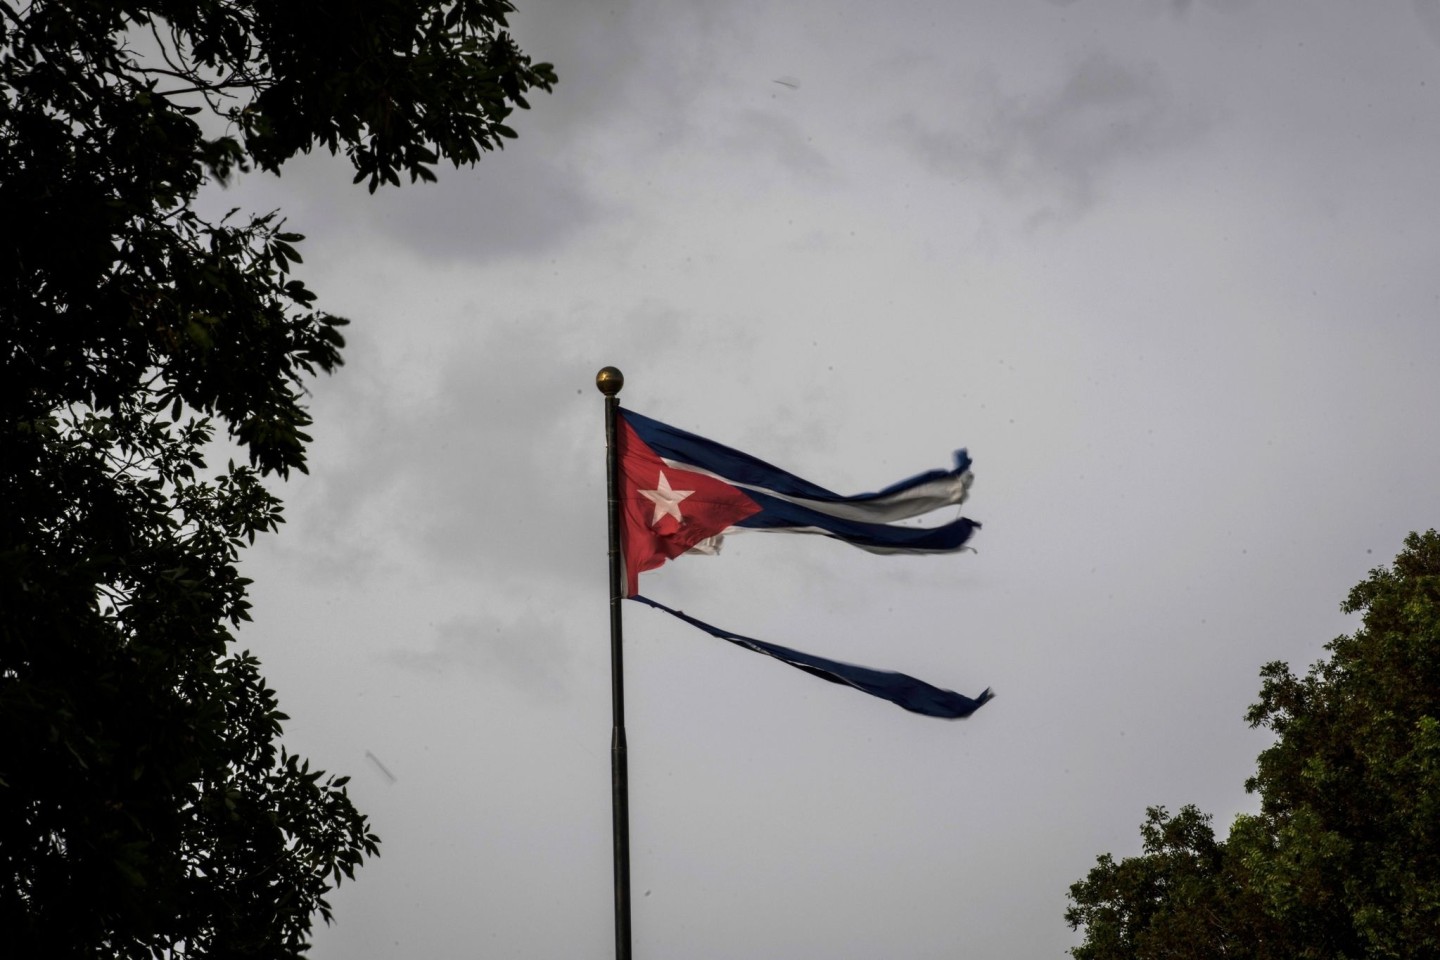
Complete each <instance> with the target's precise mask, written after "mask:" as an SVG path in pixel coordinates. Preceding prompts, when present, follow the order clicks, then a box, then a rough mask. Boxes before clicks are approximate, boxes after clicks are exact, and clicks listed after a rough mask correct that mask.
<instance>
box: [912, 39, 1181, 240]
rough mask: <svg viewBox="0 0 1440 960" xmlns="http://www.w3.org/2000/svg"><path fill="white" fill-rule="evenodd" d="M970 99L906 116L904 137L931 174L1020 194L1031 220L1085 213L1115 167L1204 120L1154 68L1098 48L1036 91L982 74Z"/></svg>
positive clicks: (1166, 144) (1163, 146)
mask: <svg viewBox="0 0 1440 960" xmlns="http://www.w3.org/2000/svg"><path fill="white" fill-rule="evenodd" d="M969 99H970V103H971V107H972V110H971V112H970V113H969V114H962V116H960V117H956V118H951V119H950V120H949V121H948V122H944V123H936V122H933V121H930V120H928V119H924V118H921V117H919V116H917V115H915V114H913V113H912V114H907V115H906V116H904V117H902V118H901V119H900V120H899V121H898V122H897V125H896V126H897V130H898V133H899V136H900V138H901V140H902V142H904V143H905V144H906V145H907V146H908V147H909V148H910V150H911V151H912V152H913V153H914V154H915V155H916V156H918V157H919V158H920V160H921V161H922V162H923V163H924V164H925V165H926V166H928V167H929V168H931V169H932V170H934V171H935V172H937V173H940V174H942V175H946V176H952V177H960V178H962V179H964V178H972V177H979V178H982V179H984V180H986V181H989V182H990V183H992V184H994V185H996V186H998V187H999V188H1000V189H1002V190H1003V191H1005V193H1006V194H1008V195H1010V196H1012V197H1015V198H1017V199H1021V200H1023V201H1024V202H1025V203H1027V204H1029V205H1031V206H1032V208H1033V210H1032V218H1047V217H1054V216H1061V217H1064V216H1072V215H1075V214H1079V213H1083V212H1084V211H1086V210H1088V209H1089V208H1090V207H1091V205H1093V204H1094V203H1095V202H1096V200H1097V199H1098V198H1099V197H1100V195H1101V193H1102V191H1103V186H1104V183H1105V181H1106V179H1107V178H1108V177H1109V176H1110V175H1111V174H1112V173H1113V171H1114V170H1115V169H1116V168H1117V167H1120V166H1121V165H1123V164H1125V163H1127V162H1130V161H1133V160H1135V159H1138V158H1142V157H1145V156H1148V155H1152V154H1154V153H1157V152H1159V151H1162V150H1167V149H1171V148H1174V147H1177V146H1179V145H1182V144H1185V143H1188V142H1190V141H1193V140H1194V139H1196V138H1197V137H1198V136H1200V134H1201V133H1202V132H1203V131H1204V129H1205V125H1206V124H1205V122H1204V121H1203V119H1202V118H1200V117H1198V116H1196V115H1195V114H1193V113H1191V112H1189V111H1187V110H1185V109H1184V108H1182V107H1181V106H1180V105H1179V104H1178V103H1177V101H1176V98H1175V96H1174V95H1173V93H1172V92H1171V91H1170V90H1169V88H1168V86H1167V84H1166V82H1165V79H1164V77H1163V76H1162V75H1161V74H1160V72H1159V70H1158V69H1156V68H1155V67H1153V66H1149V65H1138V64H1137V65H1131V64H1125V63H1120V62H1118V61H1116V60H1113V59H1111V58H1109V57H1107V56H1104V55H1102V54H1093V55H1091V56H1089V57H1087V58H1086V59H1084V60H1083V61H1081V62H1079V63H1078V64H1077V65H1076V66H1075V67H1074V68H1073V69H1072V70H1070V71H1069V72H1068V73H1067V74H1066V76H1065V77H1064V79H1063V80H1062V82H1061V83H1060V84H1059V85H1058V86H1057V87H1056V88H1054V89H1053V90H1051V91H1050V92H1048V93H1045V94H1042V95H1040V96H1020V95H1015V94H1010V93H1007V92H1005V91H1003V90H1001V89H1000V88H999V87H998V86H997V85H996V84H995V83H994V81H987V82H985V83H983V84H980V85H977V86H976V87H975V88H974V89H973V90H972V91H971V96H970V98H969Z"/></svg>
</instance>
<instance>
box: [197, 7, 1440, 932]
mask: <svg viewBox="0 0 1440 960" xmlns="http://www.w3.org/2000/svg"><path fill="white" fill-rule="evenodd" d="M517 2H518V3H519V5H520V7H521V10H520V13H519V14H518V15H517V16H516V17H515V19H514V28H515V32H516V34H517V36H518V38H519V40H520V42H521V45H522V46H523V47H524V48H525V49H526V50H527V52H529V53H531V54H532V55H533V56H535V57H536V58H537V59H540V60H548V61H552V62H554V63H555V65H556V69H557V71H558V73H559V76H560V81H561V82H560V84H559V86H558V87H557V88H556V91H555V93H554V94H553V95H551V96H545V95H543V94H542V95H538V96H536V97H535V98H534V109H533V110H531V111H530V112H529V113H526V114H523V115H520V116H518V117H517V118H515V121H514V122H513V123H512V125H513V126H514V127H515V128H516V129H517V130H518V131H519V132H520V139H519V140H518V141H516V142H514V143H513V144H512V146H511V147H509V148H508V149H507V150H506V151H505V152H504V153H503V154H500V155H496V156H491V157H488V158H487V159H485V160H484V161H483V162H482V163H481V164H480V165H479V166H478V167H477V168H475V169H473V170H462V171H451V172H449V173H448V174H447V175H444V176H442V179H441V182H440V183H439V184H438V185H437V186H428V187H427V186H417V187H414V188H406V189H403V190H399V191H393V190H392V191H387V192H382V193H380V194H377V195H376V196H375V197H371V196H369V195H368V194H367V193H366V192H365V190H364V188H363V186H359V187H355V186H351V185H350V183H349V181H350V175H349V173H348V172H347V171H346V170H345V169H344V167H343V165H337V164H335V163H333V162H330V161H327V160H322V159H318V158H312V159H309V160H306V161H304V162H301V163H297V164H295V165H293V166H291V167H288V168H287V169H286V172H285V175H284V177H283V178H282V179H279V180H277V179H275V178H273V177H268V176H261V175H254V176H251V177H249V178H247V179H245V180H243V181H242V182H240V183H239V184H238V185H236V186H234V187H232V188H231V189H230V190H229V191H228V192H227V193H226V194H224V195H222V196H218V197H215V198H212V202H214V203H217V204H221V203H223V204H228V205H235V204H240V205H242V206H245V207H247V208H251V209H261V210H265V209H270V208H273V207H280V208H281V209H283V210H284V211H285V212H286V213H287V214H288V216H289V222H290V227H291V228H292V229H294V230H296V231H299V232H302V233H305V234H306V235H307V236H308V240H307V241H306V243H305V244H304V245H303V246H302V248H301V249H302V252H303V254H304V255H305V258H306V259H305V264H304V268H303V269H304V270H305V271H306V272H305V273H304V276H305V278H306V280H307V282H309V284H310V285H311V286H312V288H314V289H315V290H316V291H317V292H318V293H319V294H320V296H321V302H322V304H323V305H324V306H326V307H327V308H328V309H330V310H332V311H334V312H337V313H340V314H342V315H346V316H349V317H351V318H352V319H353V320H354V321H355V322H354V326H352V327H351V328H350V333H349V338H350V346H349V348H348V351H347V354H346V357H347V366H346V367H345V368H344V370H343V371H342V373H341V374H340V375H338V376H337V377H334V378H333V379H329V380H326V381H323V382H320V383H317V384H315V386H314V397H313V404H312V409H313V413H314V415H315V417H316V421H317V422H316V427H315V430H314V433H315V436H316V440H315V445H314V447H313V460H312V473H311V475H310V476H309V477H302V478H299V479H297V480H296V481H294V482H292V483H290V484H288V485H287V486H286V487H285V489H284V495H285V497H286V499H287V504H288V516H289V519H290V522H289V524H288V525H287V526H286V527H284V528H282V532H281V534H280V535H279V536H278V537H272V538H269V539H268V540H266V541H264V542H263V543H261V544H259V545H257V547H256V548H255V549H254V550H252V551H251V553H250V555H249V558H248V559H247V561H246V567H247V574H248V575H249V576H252V577H254V578H255V586H254V588H253V589H254V597H255V600H256V609H255V611H254V612H255V623H254V624H253V625H248V626H247V627H246V628H245V629H244V630H243V631H242V632H241V634H240V640H241V643H242V645H243V646H246V647H249V648H251V649H252V650H254V651H255V652H256V653H257V654H258V655H259V656H260V657H261V659H262V661H263V663H264V664H265V666H266V673H267V676H268V677H269V679H270V681H271V683H272V685H273V686H275V687H276V688H277V689H278V691H279V694H280V698H281V703H282V706H283V708H284V709H285V710H286V712H288V713H289V714H290V715H291V717H292V719H291V721H290V722H289V724H288V726H287V736H286V740H287V743H288V745H289V746H290V747H291V748H292V749H294V750H296V751H298V752H300V753H302V754H304V755H307V756H309V757H310V758H311V759H312V761H313V762H314V763H316V764H318V765H319V766H322V767H324V768H325V769H327V770H331V771H333V772H336V773H349V774H352V775H353V777H354V779H353V781H352V785H351V792H352V794H353V795H354V796H355V798H356V800H357V801H358V803H359V804H360V805H361V806H362V808H363V809H364V810H366V811H367V812H368V813H369V815H370V816H371V818H372V820H373V824H374V827H375V829H376V830H377V831H378V832H379V833H380V835H381V836H382V838H383V841H384V843H383V847H382V851H383V853H382V856H381V857H380V858H379V859H378V860H375V861H372V862H371V863H369V864H368V865H367V866H366V867H365V868H364V869H363V870H362V871H361V873H360V875H359V877H358V879H357V881H356V882H355V883H354V884H347V885H346V886H345V887H343V888H341V890H340V891H338V893H337V894H336V895H335V896H334V898H333V902H334V904H335V906H336V917H337V924H336V925H335V926H334V927H331V928H328V929H323V928H322V929H321V930H320V931H319V932H318V933H317V936H316V947H315V950H314V954H313V955H314V957H315V958H316V960H340V958H346V960H350V958H358V960H371V958H381V957H401V956H424V957H433V958H452V957H453V958H461V957H464V958H473V957H477V956H479V957H496V958H537V960H541V958H557V957H565V958H582V960H583V958H604V957H608V956H610V955H611V954H612V950H613V939H612V932H611V903H612V901H611V895H612V894H611V880H610V876H611V874H610V871H611V863H610V850H611V847H610V844H611V839H610V806H609V803H610V783H609V777H610V768H609V740H610V729H609V723H610V705H609V695H610V691H609V684H610V680H609V672H608V642H609V641H608V633H607V619H606V585H607V579H606V542H605V516H604V500H605V498H604V473H603V468H604V438H603V430H602V423H603V420H602V404H601V398H600V395H599V394H598V393H597V392H596V390H595V388H594V375H595V372H596V370H598V369H599V368H600V367H601V366H603V365H605V364H612V363H613V364H615V365H617V366H619V367H621V368H622V369H623V370H624V372H625V375H626V379H627V383H626V387H625V390H624V392H623V394H622V400H623V401H624V402H625V403H626V404H627V405H628V406H630V407H632V408H634V409H636V410H638V411H641V412H643V413H646V414H648V415H650V416H653V417H657V418H659V419H662V420H665V421H667V422H670V423H673V424H675V425H677V426H680V427H683V428H686V429H690V430H693V431H695V432H697V433H700V434H702V435H704V436H708V437H710V438H713V439H716V440H719V441H722V442H725V443H728V444H731V445H734V446H737V447H740V448H741V449H744V450H746V451H748V452H751V453H754V454H756V455H757V456H760V457H763V458H765V459H767V460H770V461H771V462H774V463H776V464H778V465H780V466H783V467H786V468H788V469H791V470H793V471H794V472H796V473H798V474H800V475H801V476H804V477H806V478H808V479H811V480H813V481H815V482H817V483H820V484H822V485H825V486H827V487H830V488H832V489H836V490H839V491H841V492H846V493H851V492H860V491H863V490H871V489H876V488H878V487H880V486H884V485H886V484H889V483H891V482H893V481H895V480H899V479H901V478H902V477H906V476H909V475H911V474H913V473H916V472H919V471H921V470H925V469H929V468H933V467H941V466H945V465H947V464H948V463H949V462H950V455H951V451H952V450H953V449H955V448H957V447H960V446H966V447H968V448H969V450H970V453H971V455H972V456H973V457H974V460H975V473H976V482H975V486H974V489H973V491H972V495H971V499H970V502H969V503H968V504H967V505H966V508H965V513H966V515H968V516H970V517H973V518H974V519H976V520H979V521H980V522H982V523H983V524H984V529H983V530H982V531H980V533H979V534H977V536H976V538H975V539H974V540H973V541H972V542H973V545H974V546H975V547H976V548H977V551H978V552H976V553H973V554H964V555H958V556H944V557H928V558H900V557H896V558H890V557H876V556H872V555H869V554H865V553H862V552H860V551H856V550H853V549H851V548H847V547H845V546H843V545H840V544H837V543H834V542H831V541H827V540H824V539H822V538H796V537H763V536H751V537H736V538H732V539H731V540H730V541H729V542H728V543H727V545H726V550H725V553H724V555H723V556H721V557H718V558H700V557H696V558H688V557H687V558H682V559H681V560H680V561H678V562H676V563H674V564H671V565H670V566H668V567H666V568H665V569H663V570H661V571H659V572H656V573H652V574H647V575H646V577H645V579H644V581H643V583H642V588H643V589H644V591H645V592H646V593H647V594H649V595H650V596H653V597H654V598H656V599H657V600H660V601H662V602H665V603H668V604H670V605H672V606H678V607H683V608H684V609H685V610H686V611H687V612H688V613H691V614H693V615H696V616H699V617H701V618H702V619H706V620H710V621H712V622H715V623H717V624H720V625H722V626H724V627H728V628H730V629H732V630H736V631H739V632H741V633H745V634H749V635H751V636H756V637H760V638H763V639H768V640H772V641H775V642H778V643H782V644H786V645H790V646H795V647H798V648H800V649H803V650H806V651H809V652H813V653H817V654H821V655H826V656H831V657H835V658H838V659H843V660H849V661H853V662H859V663H863V664H867V665H872V666H878V667H884V668H890V669H897V670H902V671H904V672H907V673H912V674H914V675H916V676H919V677H922V678H924V679H926V680H929V681H932V682H935V683H937V684H939V685H941V686H945V687H950V688H954V689H957V690H959V691H960V692H962V693H966V694H970V695H974V694H977V693H979V692H980V690H982V689H983V688H984V687H986V686H993V687H994V688H995V690H996V691H997V693H998V694H999V696H998V698H997V699H996V700H994V701H993V702H992V703H990V704H987V705H986V706H985V707H984V708H983V709H981V710H980V711H979V712H978V713H977V714H975V716H973V717H972V718H970V719H969V720H966V721H962V722H957V723H947V722H944V721H937V720H932V719H928V718H923V717H919V716H915V715H911V714H907V713H905V712H903V711H901V710H899V709H897V708H896V707H894V706H892V705H890V704H887V703H884V702H882V701H879V700H875V699H872V698H868V697H865V696H863V695H860V694H857V693H855V692H853V691H848V690H845V689H842V688H840V687H838V686H833V685H829V684H825V683H822V682H820V681H818V680H815V679H813V678H811V677H808V676H806V675H804V674H803V673H800V672H799V671H796V670H792V669H789V668H786V667H784V666H782V665H780V664H777V663H774V662H773V661H770V660H767V659H765V658H762V657H758V656H755V655H753V654H749V653H746V652H744V651H741V650H738V649H736V648H734V647H732V646H730V645H728V644H725V643H722V642H720V641H717V640H714V639H712V638H710V637H708V636H706V635H704V634H702V633H699V632H697V631H695V630H693V629H691V628H689V627H687V626H685V625H684V624H681V623H679V622H677V621H674V620H672V619H670V618H668V617H665V616H663V615H662V614H659V613H656V612H654V611H651V610H648V609H645V608H642V607H639V606H638V605H627V609H626V631H627V677H626V684H627V694H628V714H629V716H628V719H629V739H630V751H631V752H630V770H631V816H632V845H633V858H634V859H633V867H632V870H633V878H634V881H633V882H634V897H635V906H634V931H635V955H636V957H637V958H643V960H650V958H662V957H684V958H687V960H729V958H737V957H746V958H777V960H778V958H787V960H791V958H811V957H813V958H826V960H873V958H877V957H886V958H892V957H894V958H916V960H920V958H926V960H929V958H934V960H940V958H959V957H987V958H999V960H1028V958H1035V957H1060V956H1062V955H1063V953H1064V951H1065V950H1066V949H1067V948H1068V947H1069V946H1071V945H1073V944H1074V943H1075V942H1076V938H1075V935H1074V934H1072V933H1071V932H1070V931H1069V930H1068V929H1067V928H1066V926H1065V924H1064V921H1063V919H1062V913H1063V911H1064V908H1065V902H1066V901H1065V893H1066V890H1067V888H1068V886H1069V885H1070V884H1071V883H1072V882H1074V881H1075V880H1077V879H1079V878H1081V877H1082V876H1083V875H1084V874H1085V872H1086V871H1087V870H1088V869H1089V868H1090V867H1091V865H1092V864H1093V863H1094V859H1095V857H1096V856H1097V855H1098V854H1100V853H1102V852H1105V851H1111V852H1113V853H1115V854H1116V855H1128V854H1133V853H1135V852H1137V851H1138V849H1139V835H1138V830H1137V827H1138V825H1139V823H1140V822H1141V820H1142V819H1143V818H1144V813H1145V808H1146V807H1147V806H1149V805H1153V804H1164V805H1166V806H1168V807H1170V808H1171V809H1172V810H1173V809H1175V808H1178V807H1179V806H1180V805H1182V804H1185V803H1195V804H1198V805H1199V806H1200V807H1202V808H1203V809H1204V810H1206V811H1208V812H1210V813H1213V814H1214V815H1215V818H1216V824H1217V827H1219V828H1220V829H1221V830H1222V831H1223V830H1224V829H1225V828H1226V827H1227V826H1228V823H1229V821H1230V819H1231V818H1232V817H1233V816H1234V815H1235V814H1236V813H1237V812H1241V811H1247V810H1253V809H1255V808H1256V801H1255V798H1253V797H1250V796H1247V795H1246V794H1245V792H1244V789H1243V782H1244V779H1245V777H1246V776H1247V775H1248V774H1249V772H1250V771H1251V770H1252V769H1253V762H1254V758H1255V755H1256V754H1257V753H1258V752H1259V750H1261V749H1262V748H1263V747H1264V746H1265V745H1266V743H1267V742H1268V741H1267V738H1266V736H1265V735H1264V733H1263V732H1257V731H1252V730H1249V729H1248V728H1247V727H1246V726H1245V723H1244V720H1243V714H1244V711H1245V708H1246V706H1247V705H1248V704H1249V703H1251V702H1252V701H1253V699H1254V697H1255V694H1256V692H1257V689H1258V685H1259V681H1258V679H1257V672H1258V670H1259V668H1260V666H1261V665H1262V664H1263V663H1265V662H1266V661H1269V660H1274V659H1283V660H1287V661H1290V662H1291V663H1292V664H1293V665H1294V666H1295V667H1296V668H1297V669H1303V667H1304V666H1305V665H1307V664H1309V663H1310V662H1312V661H1314V660H1315V659H1317V658H1318V657H1320V656H1321V655H1322V647H1323V644H1324V643H1325V642H1326V641H1327V640H1329V639H1331V638H1333V637H1334V636H1335V635H1337V634H1339V633H1342V632H1348V631H1349V630H1351V629H1353V627H1354V625H1355V624H1354V622H1353V621H1352V620H1349V619H1347V618H1345V617H1343V616H1341V615H1340V614H1339V612H1338V604H1339V602H1340V601H1341V600H1342V599H1343V597H1344V596H1345V594H1346V592H1347V591H1348V589H1349V588H1350V586H1351V585H1353V584H1354V583H1355V582H1357V581H1358V580H1360V579H1361V578H1363V577H1364V575H1365V574H1366V572H1367V571H1368V570H1369V569H1370V568H1372V567H1374V566H1376V565H1378V564H1381V563H1383V562H1387V561H1388V560H1389V559H1391V558H1392V557H1393V556H1394V554H1395V553H1396V552H1397V551H1398V549H1399V548H1400V546H1401V540H1402V538H1403V536H1404V534H1405V533H1406V532H1407V531H1409V530H1412V529H1425V528H1428V527H1430V526H1434V525H1435V524H1436V523H1437V517H1440V482H1437V478H1440V444H1437V442H1436V434H1435V429H1434V420H1435V416H1436V412H1437V410H1440V377H1437V376H1436V365H1437V360H1440V263H1437V260H1440V243H1437V239H1440V238H1437V236H1436V233H1437V229H1440V228H1437V224H1440V176H1437V173H1436V171H1437V170H1440V0H1384V2H1382V0H1374V2H1366V3H1362V2H1352V0H1303V2H1302V0H1263V2H1261V0H1172V2H1157V0H1151V2H1141V0H1125V2H1122V0H1106V2H1102V0H1073V2H1059V0H969V2H954V0H943V2H942V0H933V2H919V0H891V2H888V3H883V4H877V3H870V2H866V3H859V2H845V3H841V2H835V0H826V2H820V0H812V2H794V0H792V2H778V0H739V2H728V3H715V2H701V0H633V2H630V0H615V2H601V0H583V2H582V0H569V2H565V0H517Z"/></svg>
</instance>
